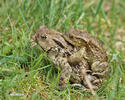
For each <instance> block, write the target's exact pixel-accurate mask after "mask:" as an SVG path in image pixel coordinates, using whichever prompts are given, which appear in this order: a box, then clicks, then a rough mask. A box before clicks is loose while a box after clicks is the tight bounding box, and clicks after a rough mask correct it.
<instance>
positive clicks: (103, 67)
mask: <svg viewBox="0 0 125 100" xmlns="http://www.w3.org/2000/svg"><path fill="white" fill-rule="evenodd" d="M63 37H64V39H65V40H66V41H68V42H69V43H70V44H72V45H73V46H74V47H76V48H77V52H76V53H74V54H73V55H72V56H74V57H71V58H69V59H70V62H72V63H73V62H77V63H78V61H82V59H83V58H84V59H86V60H87V62H88V63H89V65H90V66H91V70H92V72H93V75H98V76H99V77H104V76H105V75H106V74H107V72H108V63H107V61H108V57H107V54H106V52H105V51H104V49H103V47H102V45H101V43H100V42H99V40H97V39H96V38H95V37H93V36H92V35H91V34H88V33H87V32H85V31H84V30H78V29H70V30H69V31H68V32H67V33H66V35H64V36H63ZM77 55H79V58H78V57H77ZM75 57H76V58H77V59H76V58H75Z"/></svg>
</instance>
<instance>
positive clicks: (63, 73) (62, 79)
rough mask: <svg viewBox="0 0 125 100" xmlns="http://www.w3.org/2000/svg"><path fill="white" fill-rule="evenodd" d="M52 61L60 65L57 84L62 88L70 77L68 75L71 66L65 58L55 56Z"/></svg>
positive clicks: (69, 74) (70, 71)
mask: <svg viewBox="0 0 125 100" xmlns="http://www.w3.org/2000/svg"><path fill="white" fill-rule="evenodd" d="M54 62H55V64H57V65H60V66H61V70H62V71H61V75H60V78H59V86H60V88H64V87H65V85H66V84H67V83H68V81H69V79H70V76H71V73H72V68H71V66H70V65H69V63H68V61H67V58H63V57H57V58H55V61H54Z"/></svg>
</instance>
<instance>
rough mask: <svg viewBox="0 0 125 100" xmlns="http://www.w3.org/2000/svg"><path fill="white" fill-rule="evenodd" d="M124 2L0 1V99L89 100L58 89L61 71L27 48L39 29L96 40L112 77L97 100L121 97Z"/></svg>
mask: <svg viewBox="0 0 125 100" xmlns="http://www.w3.org/2000/svg"><path fill="white" fill-rule="evenodd" d="M124 11H125V1H124V0H1V2H0V87H1V89H0V90H1V93H0V99H1V100H11V99H12V100H17V99H19V100H21V99H23V100H26V99H32V100H35V99H37V100H39V99H40V100H41V99H47V100H62V99H64V100H83V98H84V99H86V100H87V99H90V100H93V96H92V95H91V94H90V93H88V92H86V91H83V90H82V89H71V87H70V84H68V85H67V88H66V89H64V90H62V91H59V90H58V89H57V86H56V85H57V84H58V79H59V73H60V71H59V70H58V69H56V68H55V67H54V65H53V64H52V63H51V61H50V60H49V59H48V58H47V57H46V55H45V53H42V52H41V49H40V48H39V47H35V48H32V49H31V48H30V46H31V43H30V39H31V36H32V34H34V32H35V31H36V30H37V29H38V28H39V26H41V25H46V26H48V27H49V28H53V29H57V30H58V31H60V32H63V33H64V32H66V31H67V30H68V29H69V28H71V27H72V28H79V29H84V30H86V31H88V32H89V33H90V34H92V35H94V36H95V37H96V38H98V39H99V40H100V41H101V42H102V44H103V46H104V48H105V49H106V52H107V54H108V57H109V66H110V68H111V70H110V76H109V77H108V78H107V79H106V80H105V82H104V83H103V85H102V87H101V88H100V89H98V90H96V91H95V92H96V94H97V96H96V97H97V98H98V99H101V100H103V99H104V100H105V99H107V100H124V99H125V13H124ZM16 95H17V96H16Z"/></svg>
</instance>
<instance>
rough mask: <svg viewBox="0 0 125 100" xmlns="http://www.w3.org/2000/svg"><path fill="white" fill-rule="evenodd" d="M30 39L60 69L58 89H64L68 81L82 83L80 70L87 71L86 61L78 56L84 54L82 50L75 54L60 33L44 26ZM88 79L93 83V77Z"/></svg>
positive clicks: (82, 77) (73, 48) (82, 78)
mask: <svg viewBox="0 0 125 100" xmlns="http://www.w3.org/2000/svg"><path fill="white" fill-rule="evenodd" d="M32 39H33V41H34V42H36V43H37V44H38V45H40V47H41V48H42V49H43V50H44V51H45V52H46V53H47V56H48V57H49V58H50V59H51V60H52V61H53V63H54V64H55V65H56V66H60V67H61V69H62V72H61V75H60V79H59V86H60V87H62V88H63V87H65V84H66V83H67V82H68V80H70V81H72V82H73V83H78V84H80V83H81V82H84V76H83V73H82V70H83V69H84V68H85V69H86V70H88V69H89V65H88V62H87V61H86V59H84V58H83V57H82V59H81V58H80V56H81V55H83V54H84V52H83V51H84V50H83V49H84V48H83V49H81V51H80V50H79V51H78V52H77V51H76V48H75V47H74V46H73V44H68V43H69V42H68V43H67V41H65V39H64V38H63V35H62V33H60V32H58V31H56V30H53V29H48V28H47V27H46V26H41V27H40V28H39V29H38V31H37V32H36V33H35V34H34V35H33V36H32ZM75 52H77V53H75ZM76 58H77V59H78V61H77V60H76ZM79 58H80V59H79ZM70 76H71V77H70ZM89 79H90V81H93V76H92V75H89ZM94 79H95V78H94ZM84 83H85V82H84Z"/></svg>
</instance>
